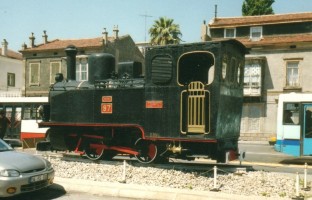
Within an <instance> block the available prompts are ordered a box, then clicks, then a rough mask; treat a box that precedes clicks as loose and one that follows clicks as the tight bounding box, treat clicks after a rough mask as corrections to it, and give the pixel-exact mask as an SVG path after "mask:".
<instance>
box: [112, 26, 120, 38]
mask: <svg viewBox="0 0 312 200" xmlns="http://www.w3.org/2000/svg"><path fill="white" fill-rule="evenodd" d="M113 31H114V38H115V39H118V32H119V30H118V25H117V26H114V29H113Z"/></svg>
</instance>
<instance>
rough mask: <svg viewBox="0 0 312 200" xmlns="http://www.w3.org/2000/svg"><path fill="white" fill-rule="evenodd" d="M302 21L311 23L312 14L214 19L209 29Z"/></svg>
mask: <svg viewBox="0 0 312 200" xmlns="http://www.w3.org/2000/svg"><path fill="white" fill-rule="evenodd" d="M304 21H312V12H306V13H292V14H275V15H261V16H244V17H224V18H214V19H213V20H212V21H211V22H210V23H209V27H210V28H221V27H237V26H250V25H265V24H278V23H291V22H304Z"/></svg>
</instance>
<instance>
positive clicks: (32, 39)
mask: <svg viewBox="0 0 312 200" xmlns="http://www.w3.org/2000/svg"><path fill="white" fill-rule="evenodd" d="M35 39H36V38H35V36H34V33H31V36H30V37H29V41H30V48H34V47H35Z"/></svg>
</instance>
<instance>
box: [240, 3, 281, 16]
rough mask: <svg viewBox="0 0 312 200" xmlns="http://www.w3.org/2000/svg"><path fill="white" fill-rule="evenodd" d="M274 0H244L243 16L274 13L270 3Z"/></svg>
mask: <svg viewBox="0 0 312 200" xmlns="http://www.w3.org/2000/svg"><path fill="white" fill-rule="evenodd" d="M274 1H275V0H244V2H243V6H242V14H243V16H253V15H270V14H274V11H273V8H272V4H273V3H274Z"/></svg>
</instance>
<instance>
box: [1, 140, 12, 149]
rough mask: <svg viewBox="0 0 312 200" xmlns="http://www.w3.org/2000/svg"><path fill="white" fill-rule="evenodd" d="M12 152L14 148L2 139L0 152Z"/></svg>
mask: <svg viewBox="0 0 312 200" xmlns="http://www.w3.org/2000/svg"><path fill="white" fill-rule="evenodd" d="M12 150H13V148H12V147H11V146H10V145H8V144H7V143H5V142H4V141H3V140H1V139H0V152H3V151H12Z"/></svg>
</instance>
